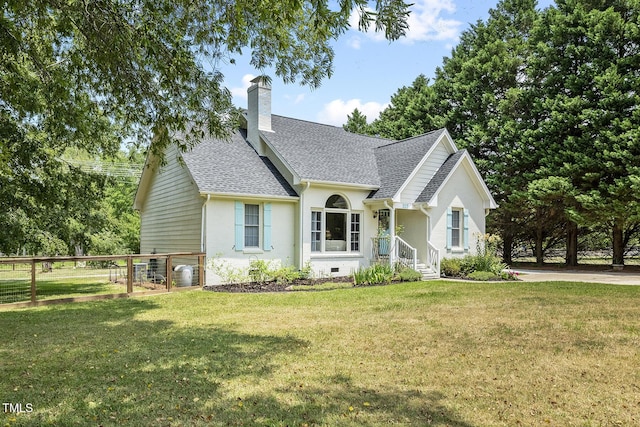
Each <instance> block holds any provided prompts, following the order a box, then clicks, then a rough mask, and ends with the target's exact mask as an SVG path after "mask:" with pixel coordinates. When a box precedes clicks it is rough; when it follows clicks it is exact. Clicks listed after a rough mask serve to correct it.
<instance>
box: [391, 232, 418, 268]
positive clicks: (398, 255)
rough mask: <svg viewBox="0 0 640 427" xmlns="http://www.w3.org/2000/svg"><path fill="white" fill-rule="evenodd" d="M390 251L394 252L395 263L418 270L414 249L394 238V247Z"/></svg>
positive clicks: (415, 250)
mask: <svg viewBox="0 0 640 427" xmlns="http://www.w3.org/2000/svg"><path fill="white" fill-rule="evenodd" d="M392 250H393V251H394V255H395V257H394V261H395V262H398V263H400V264H402V265H404V266H406V267H409V268H412V269H414V270H416V269H417V268H418V250H417V249H416V248H414V247H413V246H411V245H410V244H408V243H407V242H405V241H404V240H402V239H401V238H400V237H398V236H396V241H395V245H393V248H392Z"/></svg>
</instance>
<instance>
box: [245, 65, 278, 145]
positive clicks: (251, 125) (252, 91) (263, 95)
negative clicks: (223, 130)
mask: <svg viewBox="0 0 640 427" xmlns="http://www.w3.org/2000/svg"><path fill="white" fill-rule="evenodd" d="M251 83H252V84H251V86H250V87H249V89H247V95H248V101H249V106H248V107H249V109H248V112H247V139H248V140H249V142H250V143H251V145H253V148H254V149H255V150H256V151H257V152H258V154H259V155H261V156H264V155H265V153H264V147H263V146H262V145H263V144H262V142H261V141H260V135H259V133H260V132H273V131H272V130H271V85H270V84H269V83H267V82H266V81H265V78H264V77H262V76H259V77H256V78H255V79H253V80H251Z"/></svg>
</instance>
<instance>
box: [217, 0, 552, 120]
mask: <svg viewBox="0 0 640 427" xmlns="http://www.w3.org/2000/svg"><path fill="white" fill-rule="evenodd" d="M497 2H498V0H414V1H413V3H414V6H413V7H412V9H411V10H412V13H411V18H410V21H409V25H410V28H409V32H408V34H407V37H405V38H404V39H401V40H399V41H396V42H393V43H389V42H388V41H386V40H384V38H383V37H382V36H381V35H380V34H375V33H366V34H365V33H362V32H359V31H356V30H350V31H348V32H347V33H345V34H344V35H343V36H342V37H341V38H340V39H339V40H337V41H336V42H335V43H334V50H335V60H334V73H333V75H332V76H331V78H330V79H326V80H325V81H324V82H323V84H322V86H320V87H319V88H317V89H315V90H311V89H309V88H308V87H305V86H300V85H298V84H288V85H287V84H284V83H283V82H282V81H281V80H279V79H278V78H277V77H275V75H272V77H273V82H272V93H271V96H272V112H273V113H274V114H279V115H283V116H288V117H294V118H299V119H303V120H309V121H313V122H320V123H326V124H331V125H335V126H341V125H342V124H344V123H345V122H346V120H347V114H350V113H351V112H352V111H353V109H354V108H358V109H359V110H360V111H361V112H363V113H364V114H365V115H366V116H367V120H368V121H369V122H371V121H372V120H373V119H375V118H376V117H377V116H378V114H379V112H380V111H381V110H382V109H384V108H385V106H386V105H387V103H388V102H389V100H390V98H391V96H392V95H393V94H394V93H395V92H396V91H397V90H398V89H399V88H401V87H402V86H408V85H410V84H411V83H412V82H413V80H414V79H415V78H416V77H417V76H418V75H419V74H424V75H425V76H427V77H429V78H433V76H434V75H435V71H436V68H437V67H438V66H440V65H441V64H442V59H443V57H445V56H450V54H451V49H452V48H453V47H454V46H455V45H456V44H457V43H458V40H459V36H460V34H461V33H462V32H463V31H464V30H466V29H467V28H469V26H470V24H472V23H475V22H477V21H478V19H481V20H483V21H484V20H486V19H487V17H488V16H489V9H491V8H494V7H495V5H496V4H497ZM552 3H553V0H538V8H540V9H543V8H545V7H547V6H549V5H550V4H552ZM222 72H223V74H224V75H225V84H226V86H227V87H228V88H229V89H230V90H231V91H232V93H233V95H234V97H233V99H234V103H235V105H236V106H238V107H242V108H246V106H247V97H246V93H247V92H246V90H247V88H248V86H249V81H250V80H251V79H252V78H253V77H254V76H256V75H258V74H259V71H257V70H255V69H253V68H252V67H251V66H250V65H249V57H248V55H247V57H240V58H236V64H235V65H231V64H229V65H225V66H223V67H222ZM265 73H266V74H270V73H269V70H265Z"/></svg>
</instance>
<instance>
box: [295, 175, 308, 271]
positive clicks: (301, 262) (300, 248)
mask: <svg viewBox="0 0 640 427" xmlns="http://www.w3.org/2000/svg"><path fill="white" fill-rule="evenodd" d="M304 185H305V187H304V188H303V189H302V190H300V206H298V212H299V214H298V260H299V261H298V264H299V265H298V268H299V269H301V270H302V269H303V268H304V249H303V248H304V193H305V192H306V191H307V190H308V189H309V187H311V182H309V181H306V182H304Z"/></svg>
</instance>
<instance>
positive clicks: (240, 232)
mask: <svg viewBox="0 0 640 427" xmlns="http://www.w3.org/2000/svg"><path fill="white" fill-rule="evenodd" d="M235 224H236V245H235V247H236V251H241V250H243V249H244V203H242V202H238V201H236V221H235Z"/></svg>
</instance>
